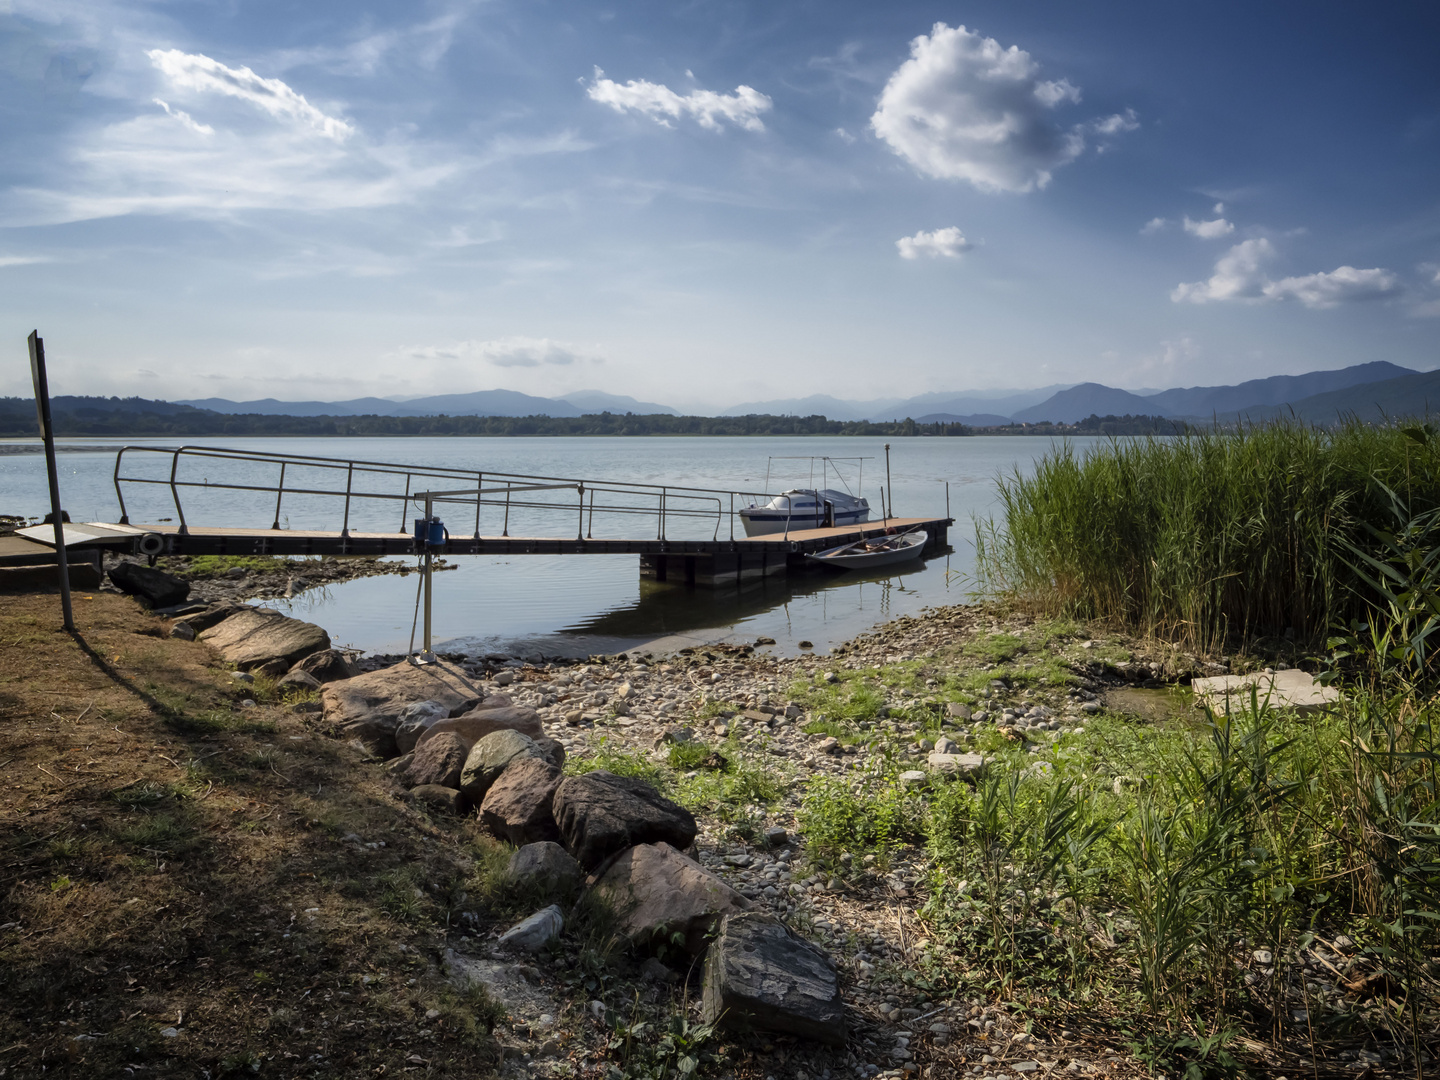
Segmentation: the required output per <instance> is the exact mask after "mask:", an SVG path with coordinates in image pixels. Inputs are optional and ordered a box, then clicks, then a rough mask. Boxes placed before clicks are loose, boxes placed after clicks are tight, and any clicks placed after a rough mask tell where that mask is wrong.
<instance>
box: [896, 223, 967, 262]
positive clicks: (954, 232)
mask: <svg viewBox="0 0 1440 1080" xmlns="http://www.w3.org/2000/svg"><path fill="white" fill-rule="evenodd" d="M895 246H896V247H897V248H899V250H900V257H901V258H902V259H918V258H920V256H922V255H925V256H928V257H929V258H932V259H936V258H942V257H943V258H947V259H958V258H959V257H960V256H961V255H962V254H964V253H965V252H967V251H969V250H970V249H971V248H972V247H974V246H975V245H974V244H972V243H971V242H970V241H969V240H966V239H965V234H964V233H963V232H961V231H960V229H959V228H958V227H957V226H954V225H951V226H950V227H949V228H947V229H935V230H934V231H933V232H925V231H924V230H923V229H922V230H921V231H920V232H917V233H916V234H915V235H914V236H902V237H901V238H900V239H899V240H896V241H895Z"/></svg>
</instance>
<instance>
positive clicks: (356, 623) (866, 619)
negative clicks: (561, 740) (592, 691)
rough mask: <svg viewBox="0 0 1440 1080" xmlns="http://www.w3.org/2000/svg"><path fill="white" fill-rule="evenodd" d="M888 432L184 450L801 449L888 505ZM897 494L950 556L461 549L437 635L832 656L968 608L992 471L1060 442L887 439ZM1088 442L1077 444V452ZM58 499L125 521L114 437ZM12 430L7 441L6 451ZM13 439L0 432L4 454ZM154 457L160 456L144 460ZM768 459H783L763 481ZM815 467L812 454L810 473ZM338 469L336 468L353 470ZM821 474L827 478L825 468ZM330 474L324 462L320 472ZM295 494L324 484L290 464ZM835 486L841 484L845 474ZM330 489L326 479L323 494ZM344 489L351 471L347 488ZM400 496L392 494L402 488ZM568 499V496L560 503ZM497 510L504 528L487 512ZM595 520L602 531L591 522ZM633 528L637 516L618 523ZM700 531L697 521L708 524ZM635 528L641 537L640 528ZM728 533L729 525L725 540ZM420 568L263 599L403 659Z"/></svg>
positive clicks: (592, 475) (662, 475)
mask: <svg viewBox="0 0 1440 1080" xmlns="http://www.w3.org/2000/svg"><path fill="white" fill-rule="evenodd" d="M886 441H887V440H886V439H884V438H874V439H870V438H824V437H805V438H773V437H764V438H545V437H542V438H208V439H187V440H183V442H184V445H187V446H201V447H232V448H234V449H237V450H246V451H267V452H271V453H285V454H308V455H316V456H323V457H329V458H351V459H359V460H367V461H378V462H395V463H398V464H404V465H409V466H416V467H430V468H433V467H447V468H456V469H465V470H471V471H481V470H483V471H486V472H501V473H519V474H527V475H540V476H560V477H576V478H583V479H586V480H597V481H629V482H636V483H649V484H674V485H687V486H691V487H698V488H716V489H730V490H748V491H759V490H771V491H778V490H781V489H783V488H785V487H791V486H800V485H805V486H808V480H809V476H810V472H809V470H810V465H809V464H808V462H806V461H794V460H792V461H775V462H773V463H771V462H768V461H767V459H769V458H772V457H785V456H794V457H801V458H809V457H812V456H823V455H829V456H831V457H834V458H855V457H864V458H867V459H868V460H865V461H864V462H863V464H862V465H854V464H852V465H849V466H847V467H846V468H845V470H844V475H845V477H846V479H847V480H848V481H849V485H850V487H851V488H852V490H853V489H854V488H855V487H856V485H857V483H859V482H860V481H861V480H862V477H860V476H859V475H858V473H859V469H860V468H863V491H861V492H859V493H860V494H864V495H865V496H866V497H867V498H868V499H869V500H870V502H871V505H872V507H873V508H874V509H873V513H872V517H878V516H879V510H880V499H879V488H880V486H881V485H883V484H885V450H884V445H885V442H886ZM888 441H889V443H890V446H891V450H890V476H891V481H892V483H893V488H894V490H893V492H889V491H887V493H886V501H887V502H889V503H890V504H891V505H892V506H893V508H894V512H895V513H896V514H898V515H900V516H904V517H921V516H933V517H940V516H943V515H944V514H945V511H946V499H947V490H946V485H947V484H948V485H949V489H948V499H949V511H950V516H951V517H953V518H955V519H956V524H955V526H954V528H952V529H951V531H950V543H951V545H952V546H951V549H950V550H949V552H947V553H942V554H937V555H935V556H933V557H931V558H928V559H925V560H924V561H923V562H922V563H921V564H919V565H918V566H914V567H911V568H909V569H907V570H906V571H905V572H904V573H894V574H884V573H878V572H877V573H876V574H873V575H869V576H855V575H845V574H839V575H836V574H833V573H829V572H826V571H823V570H817V571H814V572H806V573H803V574H789V575H776V576H772V577H770V578H768V579H765V580H763V581H757V582H753V583H748V584H746V585H745V586H744V587H743V588H734V587H732V588H728V589H703V588H699V589H697V588H687V587H685V586H684V585H680V584H673V583H662V582H653V581H642V580H641V579H640V576H639V560H638V558H637V557H636V556H633V555H583V556H576V555H569V556H561V555H509V556H452V557H451V561H452V562H454V563H455V564H456V565H457V569H454V570H450V571H446V572H445V573H443V574H438V575H437V576H436V578H435V606H434V634H435V642H436V648H437V649H441V650H442V651H464V652H494V653H506V654H511V655H522V656H531V655H537V654H543V655H547V656H584V655H587V654H590V653H600V652H616V651H621V650H625V649H634V648H640V647H645V646H647V645H648V646H649V647H651V648H656V649H662V648H663V649H673V648H677V647H680V646H682V645H686V644H695V643H699V642H706V641H745V640H752V641H753V640H754V639H755V638H756V637H759V636H762V635H763V636H768V637H772V638H774V639H775V640H776V642H777V645H776V651H777V652H780V653H783V654H793V653H795V652H797V651H798V650H799V644H798V643H799V642H800V641H804V640H808V641H810V642H813V644H814V646H815V648H816V649H817V650H820V651H824V650H826V649H828V648H829V647H830V646H832V645H834V644H838V643H839V642H842V641H845V640H848V639H850V638H853V637H854V636H855V635H856V634H859V633H861V632H863V631H865V630H867V629H869V628H870V627H872V626H874V625H876V624H877V623H880V622H883V621H885V620H888V619H892V618H895V617H897V616H899V615H905V614H914V613H916V612H918V611H920V610H921V609H922V608H924V607H927V606H934V605H939V604H954V603H961V602H964V601H965V600H967V599H968V598H969V594H970V593H971V592H972V591H973V589H974V587H975V583H974V579H973V573H974V561H975V546H974V532H975V530H974V525H973V521H974V519H975V518H976V517H986V516H989V515H990V514H991V513H993V512H994V509H995V506H996V499H995V478H996V477H997V476H998V475H1001V474H1008V473H1011V472H1013V471H1015V470H1017V469H1018V470H1020V471H1021V472H1022V473H1025V472H1028V471H1029V470H1030V469H1031V468H1032V467H1033V464H1034V461H1035V459H1036V457H1037V456H1038V455H1043V454H1044V453H1045V452H1047V451H1048V450H1050V449H1051V447H1052V446H1054V445H1056V443H1057V441H1058V440H1053V439H1051V438H1048V437H1025V436H990V437H985V436H979V437H972V438H924V437H916V438H895V437H891V438H890V439H889V440H888ZM1094 441H1096V440H1094V439H1090V438H1077V439H1072V440H1070V442H1071V444H1072V445H1074V446H1075V447H1076V448H1077V449H1081V450H1083V448H1084V447H1086V446H1087V445H1089V444H1091V443H1093V442H1094ZM61 442H62V445H63V446H64V448H65V452H64V453H61V454H60V455H59V472H60V489H61V497H62V501H63V503H64V506H65V508H66V510H67V512H68V513H69V514H70V516H71V519H72V520H75V521H115V520H117V518H118V515H119V507H118V503H117V500H116V496H115V489H114V485H113V483H112V474H113V472H114V468H115V449H116V447H117V446H118V445H120V444H121V441H120V440H114V439H110V440H77V439H71V440H61ZM178 442H179V441H178V440H173V439H171V440H143V439H136V440H129V441H128V442H127V443H126V444H127V445H134V446H167V447H168V446H174V445H177V443H178ZM18 443H19V441H18V440H9V441H8V446H10V447H13V446H16V445H17V444H18ZM5 449H7V441H0V451H4V450H5ZM147 458H149V459H150V460H147ZM169 461H170V459H169V457H168V456H161V455H143V454H142V455H138V456H137V457H136V459H135V462H134V464H131V456H130V455H127V457H126V468H125V471H126V475H146V476H151V475H153V476H156V477H161V476H166V475H168V470H169ZM767 464H768V465H769V466H770V468H771V472H770V477H769V483H768V488H767V485H766V469H767ZM185 468H186V469H187V470H188V473H187V475H188V476H189V478H191V479H194V480H196V481H197V482H199V481H202V480H203V481H205V482H209V483H212V484H213V483H217V482H226V483H253V484H256V485H265V486H269V485H273V483H274V482H275V479H276V472H277V469H276V467H275V466H270V465H266V466H256V465H252V464H249V463H244V464H241V463H226V462H222V461H215V460H213V459H211V460H209V461H197V462H193V463H190V464H187V465H186V466H185ZM817 468H818V466H817ZM340 475H341V476H342V477H343V473H342V474H340ZM815 475H816V478H817V479H818V478H819V476H820V474H819V473H818V472H817V473H816V474H815ZM317 476H318V474H317ZM286 483H287V486H312V485H313V486H322V485H324V484H326V483H333V480H331V481H325V480H322V479H315V480H312V481H307V480H305V478H304V477H303V475H302V474H299V473H297V472H296V471H294V470H292V472H290V473H288V474H287V478H286ZM829 486H838V485H837V484H836V483H835V481H834V477H833V475H832V476H831V479H830V483H829ZM327 490H328V487H327ZM340 490H343V479H342V480H341V482H340ZM396 490H397V491H398V490H399V489H398V488H397V489H396ZM567 497H568V498H569V499H570V500H572V504H573V499H574V496H573V494H570V495H568V496H567ZM125 499H126V504H127V509H128V510H129V513H130V519H131V521H132V522H134V523H136V524H144V523H146V522H152V523H153V522H158V521H161V520H163V519H168V518H170V517H172V516H173V515H174V505H173V503H172V502H171V501H170V494H169V491H168V489H166V488H164V487H159V486H155V487H144V486H139V487H137V486H132V485H127V487H126V493H125ZM183 499H184V508H185V514H186V517H187V519H188V520H189V523H190V524H192V525H197V524H213V525H232V526H245V527H252V528H253V527H265V526H268V525H270V524H271V522H272V520H273V518H274V510H275V507H274V502H275V497H274V495H273V494H258V493H247V492H236V491H233V490H227V489H213V488H212V489H203V488H200V489H190V490H188V491H186V492H184V494H183ZM48 510H49V495H48V492H47V488H46V480H45V463H44V457H43V456H42V455H40V454H32V453H3V452H0V513H10V514H23V515H27V516H37V517H38V516H40V515H42V514H44V513H46V512H47V511H48ZM409 513H410V511H408V510H407V509H406V508H405V506H404V505H403V504H402V503H399V502H393V501H392V502H388V503H376V504H368V505H367V504H363V503H356V504H355V506H354V507H353V509H352V516H351V528H352V529H384V530H390V531H393V530H396V529H399V528H401V522H402V521H404V520H406V519H407V514H409ZM499 513H500V511H499V509H498V508H491V507H486V508H485V510H484V514H485V520H483V521H482V523H481V532H482V533H483V534H485V535H492V534H498V533H499V532H500V531H501V528H502V522H501V520H500V518H499V517H498V516H496V515H498V514H499ZM492 517H494V520H491V518H492ZM555 518H556V515H554V514H553V513H552V514H549V515H544V514H540V513H539V512H527V511H522V510H516V511H512V517H511V518H510V520H509V526H510V532H511V535H550V536H563V535H570V536H573V535H574V525H575V516H574V511H573V510H572V511H570V512H569V516H568V517H567V518H566V519H565V521H564V523H563V525H562V524H561V523H560V522H558V521H556V519H555ZM282 519H283V520H282V524H283V525H286V526H288V527H290V528H306V527H309V528H329V529H338V528H339V510H338V508H337V500H336V499H333V498H321V497H304V496H288V495H287V497H286V502H285V504H284V506H283V507H282ZM600 524H602V523H597V526H598V525H600ZM713 524H714V519H713V518H711V519H709V520H708V522H707V521H706V520H694V521H688V522H687V521H686V520H685V519H683V518H682V519H678V520H676V521H674V522H672V523H671V525H670V527H669V528H668V529H667V535H668V536H670V537H671V538H679V537H683V536H685V535H687V533H686V530H687V529H688V530H689V534H691V535H697V536H698V535H705V536H708V535H710V531H709V530H710V529H711V527H712V526H713ZM473 525H474V522H473V510H472V511H470V520H469V521H467V522H465V523H463V524H461V523H459V522H455V523H453V524H452V528H453V530H454V531H455V532H456V533H457V534H462V533H463V534H464V535H468V534H469V533H470V532H471V531H473ZM606 527H607V528H608V529H609V530H610V531H609V532H605V533H602V532H601V531H600V528H598V527H597V530H596V534H595V535H597V536H600V535H615V536H618V535H622V533H621V532H620V531H617V530H618V529H621V528H623V527H624V526H623V525H622V524H620V523H617V522H613V521H612V522H611V523H610V524H609V525H608V526H606ZM645 527H648V528H649V529H651V530H652V531H653V529H654V527H655V526H654V518H653V517H651V518H649V519H637V523H636V524H635V525H633V528H635V529H636V530H639V529H643V528H645ZM697 530H698V531H697ZM639 535H644V534H643V532H641V533H639ZM722 535H724V533H723V532H722ZM417 581H418V578H416V577H411V578H404V579H402V578H399V577H394V576H387V577H378V578H365V579H361V580H358V581H353V582H348V583H345V584H343V585H338V586H335V587H332V588H329V589H326V590H323V591H314V592H309V593H306V594H305V595H303V596H301V597H299V598H297V599H295V600H293V601H284V602H282V601H268V603H271V604H275V605H278V606H281V607H283V608H286V609H288V611H289V613H290V614H293V615H295V616H296V617H298V618H304V619H309V620H311V621H314V622H318V623H320V624H321V625H322V626H324V627H325V628H326V629H327V630H329V631H330V634H331V636H332V637H333V638H334V639H335V640H336V642H337V643H340V644H344V645H347V646H352V647H355V648H359V649H364V650H366V651H372V652H389V653H393V652H403V651H404V650H405V649H406V647H407V644H408V642H409V640H410V633H411V625H412V619H413V617H414V610H415V599H416V595H415V594H416V582H417Z"/></svg>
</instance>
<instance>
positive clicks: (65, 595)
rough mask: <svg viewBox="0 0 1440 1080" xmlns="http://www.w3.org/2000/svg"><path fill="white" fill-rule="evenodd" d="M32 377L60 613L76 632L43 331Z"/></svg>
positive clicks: (33, 347)
mask: <svg viewBox="0 0 1440 1080" xmlns="http://www.w3.org/2000/svg"><path fill="white" fill-rule="evenodd" d="M29 345H30V376H31V378H32V379H33V380H34V382H35V415H36V418H37V419H38V420H39V421H40V438H41V439H43V440H44V441H45V472H46V473H47V475H48V476H49V479H50V520H51V521H52V522H53V523H54V526H55V562H56V563H57V564H58V565H59V567H60V610H61V612H62V613H63V615H64V618H65V629H66V630H68V631H70V632H71V633H74V632H75V615H74V612H73V611H72V610H71V608H70V559H69V555H68V554H67V553H66V551H65V530H64V528H63V527H62V526H61V524H60V520H61V518H62V517H64V511H62V510H61V509H60V478H59V476H58V475H56V472H55V430H54V425H53V424H52V423H51V419H50V381H49V379H48V378H47V377H46V374H45V342H44V341H42V340H41V338H40V331H39V330H32V331H31V332H30V340H29Z"/></svg>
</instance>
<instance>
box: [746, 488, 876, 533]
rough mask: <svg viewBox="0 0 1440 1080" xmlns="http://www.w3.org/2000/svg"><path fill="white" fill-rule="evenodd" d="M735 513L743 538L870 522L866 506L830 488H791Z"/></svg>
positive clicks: (867, 505)
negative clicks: (742, 525) (739, 522)
mask: <svg viewBox="0 0 1440 1080" xmlns="http://www.w3.org/2000/svg"><path fill="white" fill-rule="evenodd" d="M739 514H740V521H741V522H742V523H743V524H744V526H745V535H746V536H765V535H766V534H768V533H778V532H793V531H794V530H796V529H823V528H826V527H828V526H845V525H862V524H864V523H865V522H867V521H869V520H870V504H869V503H868V502H867V501H866V500H865V499H862V498H859V497H857V496H855V495H851V494H850V493H849V492H846V491H837V490H835V489H834V488H820V489H815V488H791V489H790V490H789V491H783V492H781V493H780V494H779V495H776V496H775V497H774V498H773V499H771V500H770V501H769V502H767V503H765V504H764V505H763V506H762V505H755V504H752V505H750V506H746V507H744V508H742V509H741V510H740V511H739Z"/></svg>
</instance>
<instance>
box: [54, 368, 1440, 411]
mask: <svg viewBox="0 0 1440 1080" xmlns="http://www.w3.org/2000/svg"><path fill="white" fill-rule="evenodd" d="M58 400H59V399H57V401H58ZM87 401H100V402H104V399H87ZM1432 401H1433V402H1434V403H1435V408H1436V410H1437V411H1440V372H1417V371H1414V370H1412V369H1410V368H1404V367H1400V366H1398V365H1396V364H1391V363H1389V362H1387V361H1383V360H1379V361H1373V362H1371V363H1366V364H1355V365H1353V366H1351V367H1347V368H1340V369H1337V370H1332V371H1311V372H1307V373H1306V374H1303V375H1275V376H1272V377H1270V378H1266V379H1251V380H1249V381H1248V382H1243V383H1240V384H1238V385H1235V386H1192V387H1177V388H1174V389H1169V390H1146V391H1142V392H1138V393H1137V392H1135V391H1132V390H1120V389H1117V388H1115V387H1112V386H1105V385H1103V384H1101V383H1093V382H1087V383H1080V384H1078V385H1064V384H1062V385H1053V386H1045V387H1040V388H1038V389H1035V390H997V391H965V392H961V391H950V392H943V391H941V392H931V393H927V394H921V395H918V396H916V397H910V398H875V399H869V400H859V401H856V400H847V399H843V398H836V397H831V396H829V395H825V394H815V395H812V396H810V397H803V398H779V399H773V400H769V401H751V402H745V403H742V404H740V405H735V406H732V407H730V408H728V409H725V410H723V411H721V412H720V413H718V414H717V415H719V416H747V415H761V414H764V415H770V416H815V415H821V416H825V417H828V418H829V419H831V420H839V421H860V420H874V421H889V420H898V419H905V418H907V417H909V418H913V419H915V420H916V421H917V422H920V423H934V422H941V423H962V424H968V425H971V426H973V427H995V426H1002V425H1006V424H1012V423H1043V422H1046V421H1050V422H1053V423H1063V424H1073V423H1076V422H1078V421H1081V420H1084V419H1085V418H1086V417H1089V416H1092V415H1098V416H1102V417H1103V416H1125V415H1130V416H1160V417H1165V418H1167V419H1171V420H1188V421H1192V422H1198V423H1208V422H1210V421H1212V420H1219V421H1222V422H1234V421H1237V420H1254V421H1260V420H1265V419H1270V418H1273V417H1275V416H1280V415H1294V416H1296V417H1298V418H1300V419H1304V420H1308V421H1311V422H1315V423H1329V422H1333V421H1334V420H1335V419H1337V417H1339V416H1342V415H1346V414H1349V413H1355V414H1356V415H1359V416H1360V417H1361V418H1362V419H1367V420H1376V419H1380V418H1383V417H1395V416H1403V415H1414V414H1417V413H1425V412H1428V411H1429V409H1430V403H1431V402H1432ZM111 402H112V403H113V404H112V405H111V406H110V407H118V408H125V405H124V403H123V402H122V401H121V400H120V399H111ZM169 404H170V407H185V406H189V407H193V408H198V409H208V410H210V411H212V412H218V413H232V414H259V415H263V416H363V415H375V416H408V417H415V416H438V415H447V416H500V417H519V416H537V415H544V416H552V417H575V416H582V415H587V414H595V413H599V412H610V413H615V414H624V413H635V414H637V415H653V414H657V413H659V414H666V415H671V416H677V415H680V413H679V410H677V409H674V408H672V407H670V406H668V405H661V404H658V403H656V402H650V401H639V400H637V399H635V398H633V397H627V396H625V395H621V394H610V393H606V392H605V391H601V390H578V391H575V392H573V393H569V394H563V395H560V396H558V397H553V398H551V397H537V396H534V395H531V394H522V393H519V392H518V391H514V390H479V391H475V392H473V393H465V394H438V395H433V396H430V397H419V398H411V399H409V400H405V401H395V400H391V399H388V398H377V397H365V398H353V399H350V400H347V401H279V400H277V399H275V398H263V399H260V400H258V401H230V400H229V399H226V398H203V399H198V400H193V399H192V400H188V401H179V402H173V403H169ZM90 407H92V408H93V407H96V406H95V405H93V404H92V405H91V406H90ZM99 407H100V408H105V407H106V406H105V405H103V404H102V405H100V406H99Z"/></svg>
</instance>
